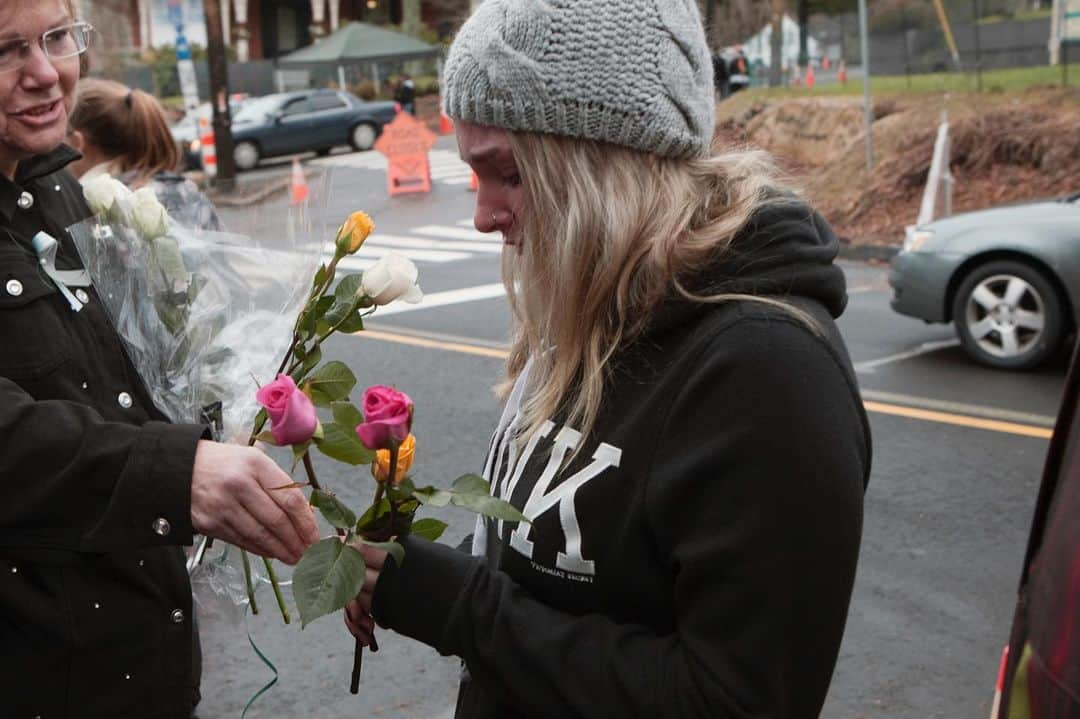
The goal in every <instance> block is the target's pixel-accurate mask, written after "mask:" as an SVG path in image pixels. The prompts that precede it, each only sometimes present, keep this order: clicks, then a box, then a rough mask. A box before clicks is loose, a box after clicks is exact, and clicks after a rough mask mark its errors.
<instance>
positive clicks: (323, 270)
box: [311, 262, 328, 289]
mask: <svg viewBox="0 0 1080 719" xmlns="http://www.w3.org/2000/svg"><path fill="white" fill-rule="evenodd" d="M327 272H328V268H327V266H326V263H325V262H324V263H323V264H321V265H319V269H317V270H316V271H315V279H313V280H312V281H311V288H312V289H315V288H316V287H318V286H319V285H321V284H322V283H323V282H325V281H326V274H327Z"/></svg>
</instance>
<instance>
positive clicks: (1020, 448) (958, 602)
mask: <svg viewBox="0 0 1080 719" xmlns="http://www.w3.org/2000/svg"><path fill="white" fill-rule="evenodd" d="M452 155H453V146H452V144H451V143H450V141H449V140H448V139H443V140H442V141H440V145H439V152H438V153H437V155H436V157H435V159H433V167H434V168H435V174H436V181H435V185H434V189H433V191H432V193H431V194H430V195H416V196H402V197H398V198H393V199H391V198H388V197H387V196H386V192H385V179H384V176H383V174H382V173H381V172H380V171H379V170H378V167H379V163H378V158H377V156H373V155H371V154H370V153H357V154H341V155H335V156H332V157H331V158H328V159H323V160H317V161H313V162H310V163H308V165H307V168H308V169H309V170H314V169H317V168H329V167H332V168H333V174H332V176H331V177H330V179H329V189H328V186H327V185H326V184H324V183H322V181H320V180H318V178H316V181H315V182H314V183H313V185H312V191H313V196H314V198H315V202H316V204H317V205H318V206H320V208H321V210H320V211H321V212H322V213H323V214H324V216H325V219H326V223H325V224H326V226H328V227H334V226H336V225H337V224H338V223H339V222H340V221H341V220H342V219H343V218H344V217H345V216H346V214H347V213H348V211H350V210H351V209H365V210H367V211H368V212H370V213H371V214H372V215H373V216H374V218H375V220H376V223H377V225H378V228H377V235H376V236H375V237H373V239H372V240H370V241H369V245H368V250H369V251H371V253H372V254H373V255H376V254H379V253H381V251H382V250H381V248H392V249H395V250H397V251H403V252H412V253H415V255H414V258H415V261H416V263H417V265H418V266H419V268H420V282H421V285H422V286H423V288H424V290H425V293H426V294H427V295H428V299H427V301H426V302H425V304H423V305H420V306H419V307H418V308H415V309H411V310H410V311H405V312H397V313H392V312H391V313H380V314H378V315H377V316H376V317H375V318H373V320H372V322H371V323H370V324H369V328H368V332H366V333H363V334H362V335H359V336H356V337H345V338H339V339H337V340H336V341H334V342H333V343H332V344H331V345H330V347H329V348H328V352H327V355H328V356H329V357H333V358H338V359H343V360H346V361H347V362H348V363H349V364H350V365H351V366H352V367H353V369H354V370H355V371H356V373H357V375H358V377H359V379H360V384H361V386H367V385H369V384H377V383H387V384H391V383H392V384H395V385H397V386H398V387H400V388H402V389H404V390H406V391H407V392H409V394H410V395H411V396H412V397H413V399H414V400H415V402H416V422H415V426H414V431H415V434H416V435H417V438H418V454H417V457H418V459H417V463H416V465H415V467H414V474H416V475H417V476H418V478H419V480H420V481H426V482H431V483H434V484H448V483H449V482H450V481H451V480H452V479H453V478H454V477H456V476H458V475H459V474H462V473H464V472H470V471H477V470H479V469H480V464H481V462H482V460H483V455H484V451H485V449H486V446H487V441H488V437H489V432H490V431H491V429H492V428H493V426H494V424H495V422H496V420H497V418H498V413H499V405H498V403H497V402H496V400H495V398H494V395H493V393H492V389H491V388H492V386H493V385H494V384H495V383H496V382H497V381H498V380H499V378H500V372H501V364H502V363H501V356H502V347H503V345H504V343H505V341H506V336H507V330H508V327H509V319H510V317H509V311H508V308H507V305H506V302H505V299H504V298H502V297H501V296H499V294H498V287H497V284H498V282H499V254H498V244H497V241H496V240H494V239H492V238H482V237H480V236H478V235H477V234H476V233H475V232H474V231H470V229H469V228H468V227H467V226H466V225H467V221H468V220H469V219H470V218H471V215H472V201H473V196H472V195H471V194H470V193H469V192H468V191H467V189H466V184H467V177H468V176H467V173H463V171H462V169H461V167H460V164H457V163H455V162H454V160H453V157H452ZM343 165H344V166H343ZM372 168H375V169H372ZM283 169H284V167H283V166H278V167H277V168H276V169H269V170H266V171H260V175H263V176H265V175H266V174H267V173H272V172H275V171H276V172H281V171H282V170H283ZM256 177H257V176H256ZM462 178H464V179H462ZM223 214H224V215H225V218H226V221H227V222H228V223H229V225H230V227H231V228H232V229H235V230H237V231H242V232H250V233H253V234H256V235H259V236H262V237H266V238H272V237H273V236H274V235H275V233H277V234H280V232H281V228H282V227H283V222H284V218H285V216H286V208H285V200H284V198H280V197H279V198H276V199H274V200H272V201H270V202H268V203H266V204H264V205H262V206H260V207H257V208H246V209H233V210H228V211H226V212H225V213H223ZM361 262H362V261H361ZM359 266H360V265H359V264H358V265H357V267H359ZM843 267H844V270H845V272H846V274H847V277H848V283H849V291H850V293H851V299H850V303H849V307H848V310H847V312H846V313H845V314H844V316H843V317H842V318H841V320H840V326H841V329H842V331H843V333H844V336H845V339H846V341H847V343H848V347H849V349H850V351H851V354H852V357H853V359H854V361H855V363H856V365H857V368H858V370H859V381H860V385H861V387H862V390H863V393H864V399H865V400H866V402H867V407H868V409H869V410H870V418H871V423H872V428H873V433H874V469H873V475H872V479H871V482H870V486H869V489H868V491H867V494H866V514H865V527H864V533H863V544H862V551H861V557H860V564H859V571H858V576H857V579H856V586H855V594H854V597H853V599H852V605H851V610H850V615H849V620H848V627H847V631H846V634H845V638H844V643H843V647H842V649H841V656H840V660H839V663H838V666H837V669H836V674H835V678H834V681H833V685H832V688H831V691H830V695H829V699H828V702H827V704H826V707H825V710H824V712H823V716H826V717H842V718H849V717H850V718H852V719H854V718H856V717H948V718H949V719H958V718H965V717H986V716H987V715H988V712H989V707H990V701H991V698H992V694H993V689H994V681H995V679H996V674H997V665H998V660H999V657H1000V653H1001V649H1002V647H1003V646H1004V644H1005V642H1006V639H1007V635H1008V629H1009V622H1010V619H1011V611H1012V601H1013V596H1014V591H1015V587H1016V584H1017V580H1018V574H1019V570H1020V565H1021V561H1022V557H1023V551H1024V545H1025V541H1026V536H1027V530H1028V525H1029V522H1030V518H1031V513H1032V511H1033V508H1034V502H1035V494H1036V491H1037V488H1038V482H1039V476H1040V472H1041V468H1042V462H1043V457H1044V453H1045V451H1046V448H1047V439H1046V436H1047V435H1048V433H1049V427H1050V424H1051V418H1052V415H1054V414H1055V413H1056V411H1057V402H1058V399H1059V392H1060V388H1061V385H1062V379H1063V374H1064V365H1065V361H1064V359H1063V358H1062V359H1060V360H1059V361H1058V362H1056V363H1055V364H1054V365H1053V366H1051V367H1048V368H1046V369H1044V370H1041V371H1039V372H1035V373H1030V374H1009V373H1002V372H995V371H990V370H986V369H982V368H979V367H977V366H975V365H973V364H971V363H970V362H969V361H967V360H966V359H965V358H964V356H963V355H962V353H961V352H960V350H959V348H958V347H956V346H955V343H954V342H953V334H952V331H951V328H949V327H943V326H928V325H924V324H922V323H920V322H917V321H914V320H909V319H906V318H902V317H899V316H897V315H895V314H893V313H892V312H891V310H890V309H889V305H888V301H889V290H888V285H887V282H886V274H887V269H886V268H885V267H883V266H872V265H864V264H858V263H844V264H843ZM316 465H317V469H318V471H319V474H320V478H321V480H322V481H323V483H324V484H327V485H329V486H331V487H332V488H334V489H335V490H336V491H338V493H339V494H341V495H342V496H343V497H344V498H345V499H346V500H349V501H351V502H352V503H353V504H354V505H359V504H360V503H361V502H362V501H365V500H366V499H367V497H368V496H369V494H370V492H371V491H372V484H371V482H370V480H369V479H368V477H367V476H366V472H365V471H363V470H362V471H360V472H347V471H344V470H343V469H342V468H340V467H339V465H336V464H334V463H331V462H321V461H318V459H317V460H316ZM441 518H443V519H444V520H446V521H449V522H450V529H449V530H448V532H447V534H446V535H444V539H443V540H442V541H446V542H450V543H456V542H457V541H458V540H460V539H461V538H462V537H463V536H465V535H466V534H467V533H468V532H469V531H470V530H471V527H472V519H471V516H469V515H466V514H464V513H460V512H454V511H450V510H445V511H443V512H442V514H441ZM284 574H286V575H287V574H288V572H287V571H285V572H284ZM200 591H204V590H200ZM259 602H260V609H261V610H262V613H261V614H260V615H259V616H257V617H249V618H248V620H247V623H246V627H247V629H249V630H250V632H251V635H252V637H253V639H254V641H255V643H256V644H257V645H258V647H259V648H260V649H261V650H262V652H263V653H264V654H265V655H266V656H267V657H268V658H269V659H270V660H271V661H272V662H273V663H274V664H275V665H276V666H277V669H278V671H279V672H280V678H279V680H278V682H277V685H276V686H274V687H273V688H272V689H270V690H269V691H268V692H267V693H266V694H265V695H263V696H262V697H261V698H260V699H259V700H258V701H257V702H256V703H255V704H254V706H253V707H252V708H251V710H250V711H249V713H248V716H250V717H305V718H306V719H330V718H331V717H335V718H336V717H354V716H369V717H394V718H405V717H435V718H436V719H441V718H442V717H449V716H451V714H452V707H453V702H454V696H455V687H456V683H457V675H458V672H459V668H458V662H457V661H456V660H455V659H453V658H444V657H439V656H438V655H436V653H435V652H434V651H433V650H431V649H428V648H427V647H424V646H421V645H418V644H416V643H413V642H411V641H408V640H404V639H401V638H400V637H396V636H394V635H393V634H392V633H390V632H382V633H381V635H380V644H381V647H382V650H381V651H380V652H379V653H378V654H374V655H372V654H367V655H366V659H365V664H364V675H363V680H362V685H361V692H360V694H359V695H358V696H351V695H350V694H349V693H348V686H347V685H348V678H349V670H350V666H351V655H352V640H351V637H350V636H349V635H348V634H346V632H345V630H344V627H343V624H342V622H341V620H340V618H338V617H326V618H323V619H321V620H318V621H316V622H315V623H313V624H312V625H311V626H309V627H308V628H307V629H304V630H301V629H300V627H299V625H298V624H297V623H294V624H293V625H290V626H288V627H286V626H283V625H282V624H281V620H280V617H279V616H277V615H276V614H275V612H274V606H273V598H272V595H271V594H270V593H269V591H267V589H266V588H264V589H262V590H260V593H259ZM202 638H203V646H204V653H205V659H204V672H205V673H204V679H203V694H204V697H205V698H204V701H203V705H202V707H201V709H200V711H199V716H200V717H201V718H202V719H216V718H218V717H238V716H240V712H241V710H242V708H243V707H244V705H245V703H246V702H247V701H248V699H249V698H250V697H251V696H252V695H253V694H254V693H255V692H257V691H258V690H259V688H260V687H262V686H263V685H264V684H265V683H266V682H268V681H269V680H270V679H272V678H273V674H272V673H271V671H270V670H269V669H268V668H267V667H266V666H265V665H264V664H263V663H262V662H261V661H260V660H259V659H258V658H257V657H256V655H255V653H254V652H253V651H252V648H251V646H250V645H249V644H248V641H247V639H246V637H245V624H244V622H243V620H241V619H237V618H234V619H232V620H229V619H227V618H226V617H225V616H224V615H223V614H221V613H217V612H216V611H215V607H214V606H213V605H210V604H208V605H207V610H206V611H205V612H204V616H203V618H202Z"/></svg>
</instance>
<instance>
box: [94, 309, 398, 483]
mask: <svg viewBox="0 0 1080 719" xmlns="http://www.w3.org/2000/svg"><path fill="white" fill-rule="evenodd" d="M75 299H77V300H78V301H79V302H82V303H83V304H84V305H85V304H86V303H87V302H89V301H90V295H88V294H86V290H82V289H79V290H75ZM387 471H389V470H387Z"/></svg>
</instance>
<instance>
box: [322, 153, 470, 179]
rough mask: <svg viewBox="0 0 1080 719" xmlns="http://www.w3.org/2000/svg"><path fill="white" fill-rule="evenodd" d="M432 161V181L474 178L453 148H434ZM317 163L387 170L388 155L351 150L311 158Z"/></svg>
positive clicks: (430, 158) (431, 156)
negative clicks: (340, 153)
mask: <svg viewBox="0 0 1080 719" xmlns="http://www.w3.org/2000/svg"><path fill="white" fill-rule="evenodd" d="M428 158H429V160H430V163H431V180H432V182H442V183H444V184H448V185H467V184H469V181H470V180H471V179H472V169H471V168H470V167H469V166H468V165H466V164H465V163H464V162H463V161H462V159H461V158H460V157H458V154H457V153H456V152H454V151H452V150H432V151H431V152H430V153H428ZM311 162H312V163H314V164H316V165H327V166H332V167H352V168H356V169H360V170H378V171H380V172H385V171H386V165H387V162H386V157H385V156H384V155H383V154H382V153H379V152H375V151H374V150H371V151H369V152H350V153H348V154H344V155H331V156H329V157H320V158H317V159H314V160H311Z"/></svg>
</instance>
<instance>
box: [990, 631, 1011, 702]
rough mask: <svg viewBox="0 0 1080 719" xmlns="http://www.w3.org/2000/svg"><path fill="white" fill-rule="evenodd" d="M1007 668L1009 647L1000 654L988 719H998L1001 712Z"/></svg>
mask: <svg viewBox="0 0 1080 719" xmlns="http://www.w3.org/2000/svg"><path fill="white" fill-rule="evenodd" d="M1008 666H1009V645H1008V644H1006V645H1005V651H1003V652H1002V653H1001V666H1000V667H998V678H997V685H996V686H995V687H994V703H993V704H992V705H991V706H990V719H998V715H999V713H1000V712H1001V693H1002V691H1004V689H1005V670H1006V669H1007V668H1008Z"/></svg>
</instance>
